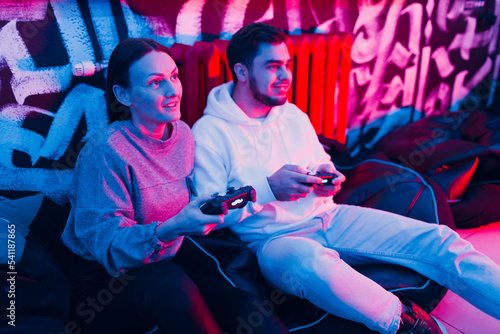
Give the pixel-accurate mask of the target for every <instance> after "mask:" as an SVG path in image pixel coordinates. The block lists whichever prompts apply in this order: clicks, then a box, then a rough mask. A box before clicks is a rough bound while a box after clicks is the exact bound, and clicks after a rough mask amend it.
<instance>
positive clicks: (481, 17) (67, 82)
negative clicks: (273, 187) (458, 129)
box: [0, 0, 500, 203]
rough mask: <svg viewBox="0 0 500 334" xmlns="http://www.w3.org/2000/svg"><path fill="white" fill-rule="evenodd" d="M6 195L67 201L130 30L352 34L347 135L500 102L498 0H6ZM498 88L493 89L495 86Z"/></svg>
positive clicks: (0, 115) (174, 38) (167, 38)
mask: <svg viewBox="0 0 500 334" xmlns="http://www.w3.org/2000/svg"><path fill="white" fill-rule="evenodd" d="M0 6H1V7H0V195H2V196H7V197H14V196H16V194H17V195H18V194H27V193H32V192H43V193H45V194H46V195H47V196H49V197H50V198H52V199H53V200H55V201H56V202H59V203H64V202H65V201H66V197H67V192H68V189H69V186H70V182H71V176H72V169H73V167H74V164H75V162H76V157H77V155H78V152H79V149H80V148H81V146H82V144H83V142H84V141H85V139H86V136H87V134H89V133H91V132H92V131H93V130H95V129H97V128H100V127H102V126H104V125H106V123H107V118H106V110H105V101H104V75H103V72H98V73H96V74H95V75H93V76H88V77H81V76H77V75H74V73H73V67H74V65H75V64H78V63H79V62H83V61H91V62H95V63H102V62H104V61H106V60H107V59H108V58H109V56H110V54H111V52H112V50H113V48H114V46H115V45H116V44H117V43H118V41H119V40H120V39H122V38H125V37H127V36H128V37H140V36H147V37H151V38H154V39H156V40H158V41H159V42H161V43H163V44H165V45H167V46H170V45H172V44H173V43H183V44H193V43H194V42H195V41H198V40H206V41H211V40H213V39H215V38H222V39H229V38H230V37H231V36H232V34H233V33H234V32H235V31H237V30H238V29H239V28H240V27H242V26H243V25H244V24H246V23H250V22H257V21H260V22H266V23H269V24H272V25H275V26H277V27H280V28H283V29H285V30H286V31H287V32H289V33H291V34H300V33H301V32H315V33H324V32H331V31H339V32H349V33H352V34H353V36H354V44H353V48H352V60H353V68H352V71H351V75H350V85H351V87H350V100H349V103H350V105H349V133H348V145H349V147H350V148H351V149H352V150H353V151H354V152H358V151H359V150H361V149H362V148H364V147H371V146H372V145H373V144H374V143H375V142H376V141H377V140H378V139H379V138H380V137H381V136H382V135H384V134H385V133H387V132H388V131H390V130H391V129H393V128H395V127H398V126H400V125H403V124H406V123H408V122H411V121H413V120H416V119H419V118H420V117H423V116H425V115H433V114H436V113H441V112H443V111H445V110H448V109H451V110H458V109H460V108H466V109H474V108H476V109H478V108H480V109H490V110H492V111H495V110H498V108H499V107H498V103H499V102H498V100H499V99H498V90H499V89H498V84H497V80H498V74H499V71H500V70H499V69H500V54H499V45H498V44H499V30H500V29H499V20H498V19H496V18H497V17H498V16H499V14H500V1H498V0H497V1H493V0H485V1H475V0H456V1H454V0H442V1H437V0H428V1H424V0H421V1H404V0H380V1H376V0H358V1H357V2H356V1H348V0H331V1H322V0H169V1H140V0H121V1H118V0H86V1H76V0H72V1H71V0H68V1H64V0H56V1H40V0H25V1H14V0H10V1H9V0H8V1H1V2H0ZM495 88H497V89H496V94H495Z"/></svg>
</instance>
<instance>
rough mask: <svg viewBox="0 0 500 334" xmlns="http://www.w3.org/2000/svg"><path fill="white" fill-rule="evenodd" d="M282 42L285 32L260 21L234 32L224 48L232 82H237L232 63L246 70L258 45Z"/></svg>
mask: <svg viewBox="0 0 500 334" xmlns="http://www.w3.org/2000/svg"><path fill="white" fill-rule="evenodd" d="M284 42H285V34H284V33H283V31H282V30H281V29H278V28H276V27H273V26H270V25H267V24H264V23H260V22H259V23H250V24H247V25H246V26H244V27H243V28H241V29H240V30H239V31H238V32H236V33H235V34H234V35H233V37H231V40H230V41H229V44H228V45H227V50H226V54H227V62H228V64H229V68H230V69H231V74H232V76H233V81H234V83H235V84H236V83H237V82H238V78H237V77H236V73H235V71H234V65H236V64H237V63H241V64H243V65H245V66H246V68H247V69H248V70H251V69H252V64H253V60H254V58H255V56H256V55H257V52H258V51H259V45H261V44H264V43H267V44H280V43H284Z"/></svg>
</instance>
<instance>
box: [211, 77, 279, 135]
mask: <svg viewBox="0 0 500 334" xmlns="http://www.w3.org/2000/svg"><path fill="white" fill-rule="evenodd" d="M233 89H234V82H233V81H230V82H227V83H224V84H222V85H220V86H217V87H215V88H214V89H212V90H211V91H210V93H209V94H208V99H207V107H206V108H205V111H204V114H205V115H210V116H214V117H217V118H221V119H223V120H225V121H227V122H229V123H236V124H240V125H249V126H252V125H258V126H266V125H271V124H273V123H275V122H277V121H278V120H279V119H281V118H282V117H284V116H285V111H286V104H288V101H287V102H285V103H284V104H283V105H280V106H275V107H272V108H271V110H270V111H269V113H268V114H267V117H266V118H265V119H264V120H263V121H262V120H257V119H253V118H250V117H248V115H247V114H245V112H244V111H243V110H242V109H241V108H240V107H239V106H238V105H237V104H236V103H235V102H234V100H233V98H232V97H231V94H232V93H233Z"/></svg>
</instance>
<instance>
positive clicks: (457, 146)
mask: <svg viewBox="0 0 500 334" xmlns="http://www.w3.org/2000/svg"><path fill="white" fill-rule="evenodd" d="M375 149H377V150H380V151H381V152H383V153H384V154H386V155H387V156H388V157H389V159H391V160H392V161H394V162H397V163H399V164H403V165H405V166H407V167H409V168H412V169H414V170H415V171H417V172H419V173H421V174H422V175H426V176H427V177H429V178H431V179H432V180H434V181H435V182H436V183H437V184H438V185H439V186H440V187H441V189H442V190H443V192H444V193H445V195H446V199H447V200H448V202H449V203H450V208H451V211H452V212H453V217H454V219H455V225H456V226H457V227H459V228H468V227H476V226H479V224H482V225H486V224H489V223H493V222H496V221H498V215H497V214H496V213H495V211H496V210H495V209H494V206H491V207H490V208H489V209H492V210H493V212H492V214H490V213H489V212H486V211H489V210H486V207H485V206H484V205H482V203H481V202H480V201H479V200H478V199H477V198H472V197H471V194H477V196H478V197H480V198H482V199H485V200H486V201H488V202H490V201H492V202H495V201H496V202H498V201H500V196H499V194H498V193H497V192H495V191H494V187H493V188H485V193H488V195H489V196H493V197H494V200H493V198H486V197H484V196H483V195H484V194H479V193H478V192H477V191H476V189H470V190H469V187H475V186H473V185H474V184H479V183H498V182H500V174H499V173H498V170H500V116H499V115H496V114H492V113H488V112H485V111H480V110H476V111H459V112H448V113H445V114H441V115H434V116H429V117H425V118H423V119H421V120H419V121H417V122H414V123H411V124H408V125H406V126H403V127H401V128H398V129H396V130H393V131H392V132H390V133H388V134H387V135H386V136H384V137H383V138H382V139H381V140H380V141H379V142H378V143H377V145H376V146H375ZM476 204H477V205H476Z"/></svg>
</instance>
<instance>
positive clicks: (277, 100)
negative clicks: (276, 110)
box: [249, 73, 286, 107]
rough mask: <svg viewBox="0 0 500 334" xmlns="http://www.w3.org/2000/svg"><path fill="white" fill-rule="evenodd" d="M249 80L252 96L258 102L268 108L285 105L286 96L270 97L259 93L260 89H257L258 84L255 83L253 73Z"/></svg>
mask: <svg viewBox="0 0 500 334" xmlns="http://www.w3.org/2000/svg"><path fill="white" fill-rule="evenodd" d="M249 79H250V91H251V92H252V96H253V98H254V99H256V100H257V101H259V102H260V103H262V104H264V105H266V106H268V107H275V106H280V105H282V104H285V102H286V96H284V97H270V96H268V95H264V94H262V93H261V92H259V89H258V88H257V82H256V81H255V76H254V75H253V73H252V74H250V77H249Z"/></svg>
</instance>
